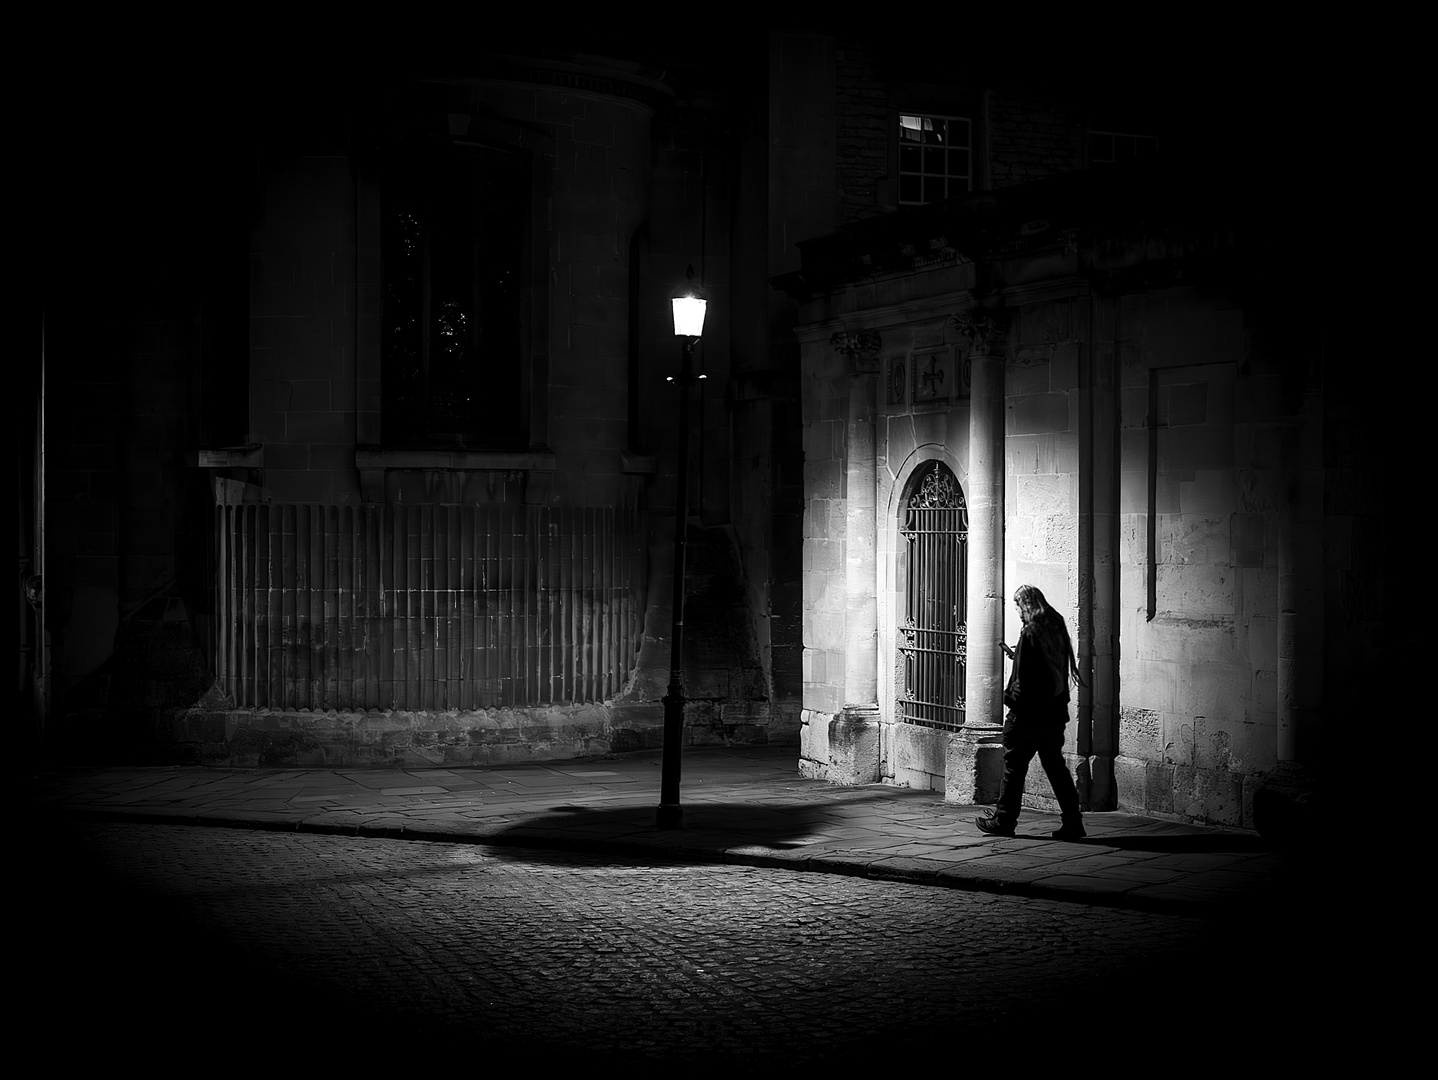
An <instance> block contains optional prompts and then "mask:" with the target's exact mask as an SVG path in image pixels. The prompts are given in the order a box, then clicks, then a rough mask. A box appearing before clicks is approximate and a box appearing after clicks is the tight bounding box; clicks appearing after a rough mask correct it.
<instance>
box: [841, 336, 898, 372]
mask: <svg viewBox="0 0 1438 1080" xmlns="http://www.w3.org/2000/svg"><path fill="white" fill-rule="evenodd" d="M829 344H830V345H832V346H833V347H834V351H835V352H837V353H840V354H842V355H844V356H847V357H848V358H849V370H850V372H851V373H853V374H856V375H858V374H869V375H876V374H878V371H879V350H880V349H882V348H883V346H884V341H883V338H881V337H880V336H879V332H878V331H877V330H840V331H839V332H838V333H836V334H834V335H833V336H832V337H830V338H829Z"/></svg>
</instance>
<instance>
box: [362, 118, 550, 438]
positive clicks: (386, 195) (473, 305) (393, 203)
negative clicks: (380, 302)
mask: <svg viewBox="0 0 1438 1080" xmlns="http://www.w3.org/2000/svg"><path fill="white" fill-rule="evenodd" d="M383 185H384V186H383V195H382V208H381V212H382V214H383V229H382V234H381V235H382V245H383V247H382V254H381V258H382V260H383V273H384V332H383V341H382V350H383V373H382V386H383V415H382V421H381V422H382V425H383V438H384V442H385V444H386V445H389V446H436V445H441V446H464V447H476V448H496V449H499V448H517V447H522V446H524V445H525V440H526V435H527V433H526V431H525V424H524V417H525V416H526V412H527V411H526V409H525V408H523V400H522V391H523V385H524V380H523V363H522V357H523V352H522V333H521V305H522V295H521V294H522V290H521V281H522V274H523V251H524V247H523V245H524V231H525V228H526V224H527V222H528V219H529V209H528V208H529V179H528V175H527V170H526V168H525V167H524V164H523V162H522V160H521V159H520V158H519V157H517V156H516V155H514V154H511V153H508V152H506V151H501V150H492V149H488V148H485V147H482V146H477V145H474V144H465V145H460V144H456V143H453V142H450V141H449V140H444V139H427V140H419V141H417V142H413V143H409V144H407V145H405V146H404V147H403V149H402V150H399V151H397V152H396V153H394V154H393V155H391V158H390V162H389V165H388V167H387V168H386V170H385V176H384V179H383Z"/></svg>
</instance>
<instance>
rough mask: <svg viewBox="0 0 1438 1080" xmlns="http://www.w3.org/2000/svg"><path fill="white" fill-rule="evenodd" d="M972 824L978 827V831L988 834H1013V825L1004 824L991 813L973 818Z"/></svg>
mask: <svg viewBox="0 0 1438 1080" xmlns="http://www.w3.org/2000/svg"><path fill="white" fill-rule="evenodd" d="M974 824H975V825H977V826H978V827H979V832H981V833H988V834H989V835H990V836H1013V835H1014V827H1013V826H1012V825H1005V824H1004V823H1003V822H1002V821H1000V820H999V819H998V818H996V817H994V816H993V815H992V814H990V815H989V816H988V817H981V818H975V819H974Z"/></svg>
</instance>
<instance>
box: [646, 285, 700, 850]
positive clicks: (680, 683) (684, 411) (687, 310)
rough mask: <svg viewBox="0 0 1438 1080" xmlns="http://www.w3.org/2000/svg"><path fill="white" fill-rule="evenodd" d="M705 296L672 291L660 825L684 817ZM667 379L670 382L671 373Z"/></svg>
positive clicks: (663, 826)
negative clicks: (693, 456)
mask: <svg viewBox="0 0 1438 1080" xmlns="http://www.w3.org/2000/svg"><path fill="white" fill-rule="evenodd" d="M706 303H707V302H706V301H704V300H701V299H699V298H698V297H697V296H695V295H693V294H692V293H690V294H688V295H685V296H676V297H674V300H673V307H674V336H675V337H677V338H678V339H679V348H680V365H679V378H678V384H679V460H678V462H677V464H676V469H675V476H674V604H673V623H672V625H671V627H670V633H669V693H668V694H666V695H665V696H664V757H663V761H662V763H661V769H660V780H659V783H660V787H659V811H658V814H657V815H656V818H655V822H656V824H657V825H658V827H659V828H661V829H677V828H680V827H681V826H682V825H683V823H684V811H683V808H682V807H680V805H679V755H680V751H681V748H682V746H683V742H684V676H683V667H684V541H685V532H686V531H687V529H688V522H689V384H690V383H692V382H693V381H694V346H695V345H697V344H698V343H699V336H700V335H701V334H702V333H703V332H704V308H705V305H706ZM699 378H701V379H702V378H704V376H703V375H700V376H699ZM669 381H670V382H674V381H675V380H674V378H673V377H672V376H671V377H670V379H669Z"/></svg>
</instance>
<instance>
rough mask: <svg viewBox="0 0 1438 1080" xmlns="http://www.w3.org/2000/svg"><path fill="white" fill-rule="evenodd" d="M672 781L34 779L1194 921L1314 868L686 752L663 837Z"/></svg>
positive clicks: (424, 831)
mask: <svg viewBox="0 0 1438 1080" xmlns="http://www.w3.org/2000/svg"><path fill="white" fill-rule="evenodd" d="M659 773H660V754H659V752H657V751H654V752H645V753H637V754H625V755H611V756H606V757H603V758H586V759H576V760H567V761H543V762H533V763H529V764H522V765H505V766H484V767H468V766H451V767H413V768H405V769H387V768H345V769H325V768H314V769H263V768H260V769H213V768H202V767H194V768H188V767H151V768H132V767H111V768H72V769H64V770H59V771H55V772H50V773H46V774H44V775H42V776H40V777H38V778H36V780H35V782H34V784H33V785H32V806H31V809H32V810H33V811H35V812H38V813H40V814H42V815H54V814H75V815H82V816H86V817H91V818H101V819H109V820H123V821H144V822H168V823H176V824H191V825H207V826H235V827H241V828H256V829H294V830H302V831H308V832H318V833H332V834H339V835H347V836H384V837H398V838H404V839H413V840H436V841H446V842H451V843H476V844H509V845H518V846H524V847H530V848H536V847H549V848H563V849H568V850H576V851H585V852H613V853H615V854H616V855H624V856H628V857H634V856H638V857H642V858H655V857H656V856H657V857H663V858H667V859H680V860H689V861H697V860H717V861H725V862H737V863H745V864H749V865H756V866H780V867H788V868H791V869H809V870H816V871H823V872H828V873H839V874H853V875H862V876H866V877H870V878H878V879H890V880H901V881H908V882H915V883H922V884H928V885H937V886H949V887H955V888H965V889H979V890H986V891H993V892H1004V893H1009V894H1016V895H1029V896H1043V897H1048V898H1052V899H1060V900H1071V901H1080V902H1085V903H1099V904H1110V905H1115V906H1121V907H1128V908H1137V909H1142V910H1152V911H1162V912H1171V913H1181V914H1214V913H1218V912H1220V911H1224V910H1231V909H1233V907H1234V905H1235V904H1236V903H1237V902H1240V901H1246V900H1257V899H1260V898H1262V897H1264V896H1265V895H1267V894H1268V893H1269V892H1270V891H1271V889H1272V888H1273V887H1274V886H1276V885H1280V884H1284V883H1285V882H1287V881H1288V880H1289V879H1291V878H1292V877H1293V875H1294V874H1296V873H1297V872H1298V870H1299V863H1300V862H1301V857H1300V856H1299V855H1298V854H1297V853H1295V852H1291V851H1283V850H1275V849H1274V848H1273V846H1272V845H1270V844H1268V843H1266V842H1265V841H1264V840H1262V839H1261V838H1260V837H1258V836H1257V835H1255V834H1253V833H1249V832H1243V831H1236V830H1228V829H1216V828H1205V827H1203V826H1197V825H1189V824H1182V823H1176V822H1171V821H1161V820H1156V819H1153V818H1149V817H1140V816H1136V815H1133V814H1128V813H1122V812H1112V813H1096V814H1088V815H1086V816H1085V827H1086V828H1087V830H1088V834H1089V835H1088V838H1087V839H1086V840H1084V841H1082V842H1079V843H1063V842H1060V841H1056V840H1054V839H1052V838H1051V836H1050V833H1051V832H1052V831H1053V830H1054V829H1056V828H1057V827H1058V824H1059V821H1058V816H1057V815H1056V814H1047V813H1041V812H1037V811H1032V810H1026V811H1025V812H1024V815H1023V817H1022V818H1021V820H1020V822H1019V830H1018V832H1019V834H1018V836H1016V837H1014V838H1012V839H1009V838H996V837H990V836H986V835H984V834H983V833H981V832H979V830H978V828H977V827H976V826H975V825H974V818H975V817H976V816H977V815H979V814H981V813H983V812H985V810H984V808H982V807H974V806H961V805H957V804H949V803H945V802H944V800H943V796H942V795H940V794H937V793H935V792H930V791H915V790H911V789H906V788H896V787H889V786H885V785H880V784H870V785H865V786H862V787H839V786H835V785H831V784H827V783H824V782H823V781H819V780H809V779H805V778H803V777H801V776H799V774H798V749H797V748H796V747H792V746H779V747H737V748H736V747H726V748H716V747H688V748H686V749H685V750H684V754H683V775H682V781H681V789H680V801H681V804H682V805H683V809H684V824H683V828H681V829H677V830H665V831H660V830H657V829H656V828H655V824H654V818H655V810H656V807H657V805H658V802H659ZM1037 779H1038V782H1039V783H1041V784H1042V783H1045V781H1044V779H1043V777H1042V776H1041V775H1040V776H1039V777H1038V778H1037Z"/></svg>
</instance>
